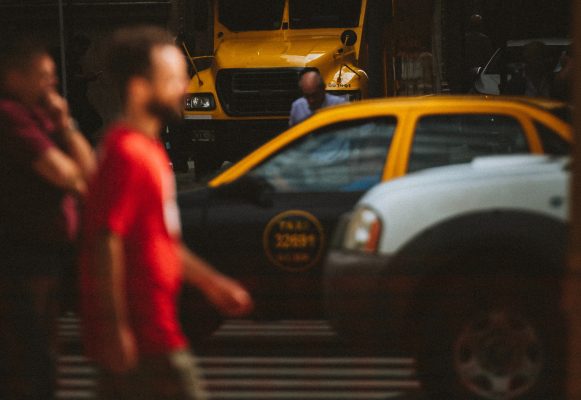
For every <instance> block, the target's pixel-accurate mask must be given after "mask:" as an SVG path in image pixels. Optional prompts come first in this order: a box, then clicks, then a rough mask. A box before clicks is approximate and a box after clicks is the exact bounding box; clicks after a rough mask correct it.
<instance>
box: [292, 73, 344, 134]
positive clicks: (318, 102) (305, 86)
mask: <svg viewBox="0 0 581 400" xmlns="http://www.w3.org/2000/svg"><path fill="white" fill-rule="evenodd" d="M299 87H300V88H301V92H302V93H303V97H300V98H298V99H296V100H295V101H294V102H293V104H292V106H291V112H290V118H289V126H293V125H296V124H298V123H299V122H301V121H304V120H305V119H307V118H309V117H310V116H311V115H312V114H313V113H314V112H315V111H316V110H318V109H320V108H324V107H328V106H332V105H336V104H343V103H346V102H347V100H346V99H345V98H343V97H340V96H333V95H331V94H328V93H326V92H325V82H324V81H323V77H322V76H321V74H320V73H319V71H317V70H306V71H305V72H303V73H302V74H301V76H300V79H299Z"/></svg>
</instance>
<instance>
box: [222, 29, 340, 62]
mask: <svg viewBox="0 0 581 400" xmlns="http://www.w3.org/2000/svg"><path fill="white" fill-rule="evenodd" d="M341 48H342V45H341V41H340V38H339V36H335V35H333V36H331V35H328V36H323V35H321V36H316V37H312V36H309V37H307V36H305V37H296V36H295V37H293V38H292V40H284V39H283V38H282V37H281V38H275V39H269V40H264V38H260V39H259V38H243V39H242V38H225V39H224V40H223V41H222V42H221V43H220V44H219V45H218V46H217V50H216V62H217V65H219V67H220V68H273V67H274V68H276V67H306V66H313V67H315V66H317V65H322V64H324V63H327V62H328V61H327V60H328V59H329V58H332V57H333V55H334V54H335V53H337V52H338V51H339V49H341Z"/></svg>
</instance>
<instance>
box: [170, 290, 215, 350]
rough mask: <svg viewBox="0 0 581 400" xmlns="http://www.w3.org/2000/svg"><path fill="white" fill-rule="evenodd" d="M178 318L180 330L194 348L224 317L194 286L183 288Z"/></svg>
mask: <svg viewBox="0 0 581 400" xmlns="http://www.w3.org/2000/svg"><path fill="white" fill-rule="evenodd" d="M179 318H180V323H181V327H182V330H183V332H184V334H185V335H186V337H187V339H188V341H189V342H190V345H192V346H193V347H194V348H195V347H196V346H197V345H199V344H201V343H203V342H204V341H206V340H207V339H209V338H210V337H211V336H212V334H213V333H214V332H216V331H217V330H218V328H220V326H221V325H222V322H223V321H224V318H223V317H222V315H221V314H220V313H219V312H218V311H217V310H216V309H215V308H214V307H213V306H212V305H211V304H210V303H209V302H208V301H207V300H206V298H205V297H204V295H203V294H202V293H201V292H200V291H198V290H197V289H194V288H189V287H187V288H185V289H184V290H183V292H182V294H181V298H180V308H179Z"/></svg>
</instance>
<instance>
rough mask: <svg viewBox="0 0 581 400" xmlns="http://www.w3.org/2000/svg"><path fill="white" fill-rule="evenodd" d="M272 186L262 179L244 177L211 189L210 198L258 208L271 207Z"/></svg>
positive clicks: (250, 176)
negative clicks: (250, 204)
mask: <svg viewBox="0 0 581 400" xmlns="http://www.w3.org/2000/svg"><path fill="white" fill-rule="evenodd" d="M273 193H274V188H273V186H272V185H271V184H270V183H268V182H267V181H266V179H264V178H263V177H257V176H252V175H248V174H246V175H244V176H242V177H240V178H238V179H236V180H235V181H234V182H231V183H227V184H225V185H221V186H218V187H216V188H214V189H213V191H212V196H216V197H221V198H235V199H240V200H244V201H247V202H250V203H253V204H256V205H258V206H260V207H264V208H267V207H271V206H272V194H273Z"/></svg>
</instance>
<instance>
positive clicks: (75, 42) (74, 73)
mask: <svg viewBox="0 0 581 400" xmlns="http://www.w3.org/2000/svg"><path fill="white" fill-rule="evenodd" d="M90 47H91V39H89V38H88V37H87V36H85V35H82V34H77V35H75V36H73V38H72V40H71V43H70V50H69V56H68V58H67V61H68V62H67V75H68V76H69V79H68V83H69V85H68V99H69V104H70V106H71V114H72V115H73V116H74V117H75V119H76V120H77V122H78V124H79V128H80V130H81V132H83V133H84V134H85V136H86V137H87V140H88V141H89V142H90V143H91V144H92V145H95V144H96V142H97V139H96V138H97V132H98V131H99V129H100V128H101V127H102V125H103V119H102V118H101V116H100V115H99V113H98V112H97V109H96V108H95V107H94V106H93V104H91V102H90V101H89V96H88V90H89V83H91V82H95V81H96V80H97V79H98V78H99V76H101V74H102V72H103V71H96V72H91V71H86V68H85V65H84V64H85V59H84V58H85V55H86V54H87V51H88V50H89V48H90Z"/></svg>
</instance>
